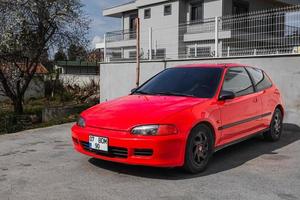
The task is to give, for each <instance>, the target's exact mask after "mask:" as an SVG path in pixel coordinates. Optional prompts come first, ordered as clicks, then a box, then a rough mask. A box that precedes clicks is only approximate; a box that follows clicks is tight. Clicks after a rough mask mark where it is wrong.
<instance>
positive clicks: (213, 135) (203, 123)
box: [189, 121, 217, 147]
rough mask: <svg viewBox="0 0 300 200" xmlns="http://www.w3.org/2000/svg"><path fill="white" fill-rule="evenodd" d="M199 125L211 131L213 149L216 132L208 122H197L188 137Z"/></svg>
mask: <svg viewBox="0 0 300 200" xmlns="http://www.w3.org/2000/svg"><path fill="white" fill-rule="evenodd" d="M200 125H205V126H207V127H208V128H209V129H210V130H211V132H212V138H213V144H214V147H215V142H216V139H217V138H216V137H217V136H216V131H215V128H214V126H213V125H212V124H211V123H210V122H209V121H200V122H198V123H197V124H196V125H195V126H193V128H192V129H191V130H190V132H189V135H190V134H191V133H192V131H193V130H195V128H197V127H198V126H200Z"/></svg>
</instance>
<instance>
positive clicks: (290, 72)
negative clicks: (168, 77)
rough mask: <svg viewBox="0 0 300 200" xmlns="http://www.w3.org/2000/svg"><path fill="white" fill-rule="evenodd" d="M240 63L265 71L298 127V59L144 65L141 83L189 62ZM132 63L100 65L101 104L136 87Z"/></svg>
mask: <svg viewBox="0 0 300 200" xmlns="http://www.w3.org/2000/svg"><path fill="white" fill-rule="evenodd" d="M216 62H217V63H232V62H234V63H241V64H245V65H251V66H255V67H259V68H261V69H263V70H265V71H266V72H267V73H268V74H269V75H270V76H271V77H272V79H273V80H274V82H275V84H276V85H278V87H279V88H280V90H281V92H282V94H283V96H284V101H285V104H286V111H287V115H286V122H289V123H294V124H298V125H300V84H299V80H300V56H285V57H261V58H257V57H256V58H231V59H211V60H189V61H167V62H143V63H142V64H141V82H144V81H146V80H147V79H149V78H151V77H152V76H153V75H155V74H157V73H158V72H160V71H161V70H163V69H165V67H173V66H178V65H183V64H191V63H216ZM135 68H136V64H135V63H106V64H101V66H100V71H101V73H100V74H101V76H100V80H101V81H100V90H101V102H103V101H107V100H110V99H113V98H116V97H120V96H124V95H127V94H129V93H130V90H131V89H133V88H134V87H135V78H136V73H135Z"/></svg>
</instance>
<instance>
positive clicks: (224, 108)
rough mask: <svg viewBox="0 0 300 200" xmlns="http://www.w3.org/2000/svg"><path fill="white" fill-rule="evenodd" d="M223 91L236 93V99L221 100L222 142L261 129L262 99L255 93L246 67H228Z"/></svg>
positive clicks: (224, 142) (227, 141) (220, 128)
mask: <svg viewBox="0 0 300 200" xmlns="http://www.w3.org/2000/svg"><path fill="white" fill-rule="evenodd" d="M222 91H231V92H234V94H235V98H234V99H229V100H224V101H219V105H220V115H221V123H222V125H221V127H219V130H220V131H221V134H222V139H221V143H222V144H226V143H229V142H231V141H234V140H237V139H239V138H242V137H245V136H247V135H249V134H252V133H254V132H255V131H256V130H257V129H259V128H258V127H259V126H260V117H259V116H260V113H261V109H262V108H261V99H260V98H259V97H258V96H257V94H256V93H255V89H254V86H253V83H252V80H251V78H250V76H249V73H248V72H247V71H246V69H245V68H244V67H233V68H228V69H227V71H226V74H225V77H224V81H223V85H222Z"/></svg>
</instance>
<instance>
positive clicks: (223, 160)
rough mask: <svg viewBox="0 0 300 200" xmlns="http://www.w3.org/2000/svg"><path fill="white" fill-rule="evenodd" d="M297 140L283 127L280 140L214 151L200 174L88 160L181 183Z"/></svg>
mask: <svg viewBox="0 0 300 200" xmlns="http://www.w3.org/2000/svg"><path fill="white" fill-rule="evenodd" d="M299 139H300V127H299V126H297V125H294V124H284V132H283V135H282V138H281V140H280V141H278V142H266V141H264V140H263V138H262V136H257V137H255V138H252V139H249V140H247V141H244V142H241V143H239V144H236V145H233V146H230V147H227V148H225V149H223V150H220V151H218V152H216V153H215V154H214V157H213V159H212V161H211V163H210V165H209V166H208V168H207V170H206V171H205V172H203V173H200V174H189V173H186V172H184V171H183V170H181V169H180V168H155V167H145V166H131V165H125V164H119V163H113V162H108V161H103V160H98V159H94V158H91V159H89V162H90V163H91V164H92V165H94V166H96V167H99V168H102V169H106V170H109V171H113V172H117V173H120V174H127V175H131V176H138V177H145V178H152V179H166V180H181V179H190V178H196V177H202V176H207V175H211V174H216V173H219V172H222V171H226V170H230V169H233V168H236V167H239V166H241V165H243V164H244V163H246V162H248V161H250V160H252V159H255V158H257V157H259V156H261V155H274V154H277V153H276V152H275V151H276V150H278V149H281V148H283V147H285V146H287V145H289V144H292V143H294V142H296V141H298V140H299ZM280 159H284V157H280V156H279V157H278V158H276V160H280Z"/></svg>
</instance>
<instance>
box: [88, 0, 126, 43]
mask: <svg viewBox="0 0 300 200" xmlns="http://www.w3.org/2000/svg"><path fill="white" fill-rule="evenodd" d="M129 1H130V0H82V3H83V4H84V5H85V6H84V10H85V12H86V14H87V15H88V16H89V18H90V19H91V20H92V22H91V24H90V28H91V29H90V33H89V36H88V37H89V39H90V41H91V44H90V48H94V47H95V43H97V42H100V41H101V40H102V38H103V35H104V33H105V32H108V31H115V30H120V29H121V20H120V19H118V18H112V17H103V15H102V11H103V9H105V8H110V7H112V6H116V5H120V4H123V3H127V2H129Z"/></svg>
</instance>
